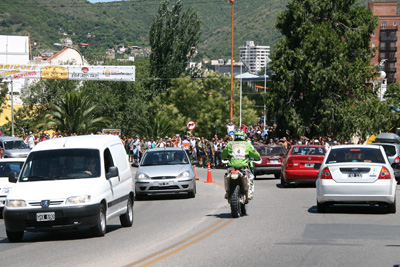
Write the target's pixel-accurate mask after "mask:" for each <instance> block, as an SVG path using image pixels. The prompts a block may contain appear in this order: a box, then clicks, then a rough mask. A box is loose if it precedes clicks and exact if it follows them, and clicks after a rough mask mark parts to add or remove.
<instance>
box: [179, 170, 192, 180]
mask: <svg viewBox="0 0 400 267" xmlns="http://www.w3.org/2000/svg"><path fill="white" fill-rule="evenodd" d="M189 176H190V173H189V172H188V171H184V172H181V173H180V174H179V175H178V178H187V177H189Z"/></svg>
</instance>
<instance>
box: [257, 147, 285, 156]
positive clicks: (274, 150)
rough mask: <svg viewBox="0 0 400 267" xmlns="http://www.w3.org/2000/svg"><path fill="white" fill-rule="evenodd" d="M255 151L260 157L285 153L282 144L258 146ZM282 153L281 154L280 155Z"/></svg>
mask: <svg viewBox="0 0 400 267" xmlns="http://www.w3.org/2000/svg"><path fill="white" fill-rule="evenodd" d="M257 152H258V153H260V156H261V157H265V156H283V155H284V154H286V151H285V148H284V147H282V146H275V147H274V146H260V147H257ZM282 154H283V155H282Z"/></svg>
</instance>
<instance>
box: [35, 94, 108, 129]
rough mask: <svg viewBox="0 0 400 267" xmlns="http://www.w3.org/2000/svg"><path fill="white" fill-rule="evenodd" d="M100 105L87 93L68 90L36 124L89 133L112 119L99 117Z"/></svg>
mask: <svg viewBox="0 0 400 267" xmlns="http://www.w3.org/2000/svg"><path fill="white" fill-rule="evenodd" d="M98 109H99V106H98V105H97V104H93V102H92V101H91V100H90V98H89V97H88V96H87V95H83V94H82V93H81V92H78V91H76V90H72V91H70V92H66V93H65V95H64V98H63V99H62V100H61V103H60V104H51V105H50V111H48V112H47V113H45V115H44V118H43V119H42V120H41V121H39V122H38V123H37V124H36V127H35V128H37V129H43V128H45V129H53V130H55V131H61V132H65V133H68V134H70V133H77V134H88V133H91V132H96V131H99V130H100V129H101V128H104V127H107V126H108V125H109V124H110V123H111V120H110V119H109V118H107V117H101V116H100V117H97V116H96V112H97V111H98Z"/></svg>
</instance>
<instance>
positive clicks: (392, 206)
mask: <svg viewBox="0 0 400 267" xmlns="http://www.w3.org/2000/svg"><path fill="white" fill-rule="evenodd" d="M386 210H387V212H388V213H396V198H395V199H394V201H393V203H392V204H387V206H386Z"/></svg>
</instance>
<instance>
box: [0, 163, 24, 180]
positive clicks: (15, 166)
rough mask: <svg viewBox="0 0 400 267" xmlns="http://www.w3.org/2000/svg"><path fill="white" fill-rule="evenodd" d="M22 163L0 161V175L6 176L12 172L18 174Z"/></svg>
mask: <svg viewBox="0 0 400 267" xmlns="http://www.w3.org/2000/svg"><path fill="white" fill-rule="evenodd" d="M23 165H24V163H23V162H0V177H8V175H9V174H10V173H12V172H16V173H17V174H19V172H20V171H21V168H22V166H23Z"/></svg>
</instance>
